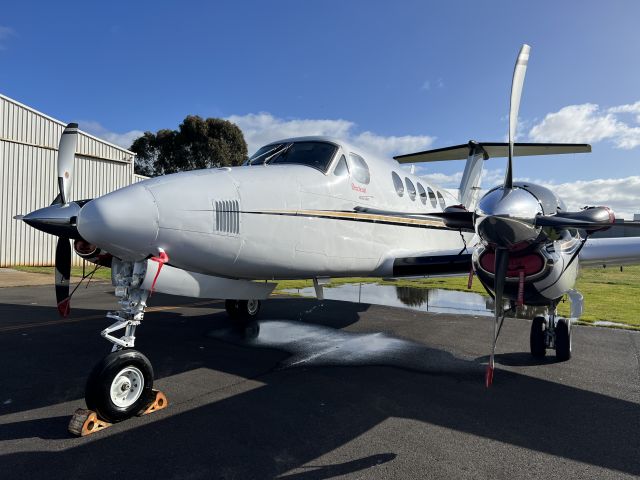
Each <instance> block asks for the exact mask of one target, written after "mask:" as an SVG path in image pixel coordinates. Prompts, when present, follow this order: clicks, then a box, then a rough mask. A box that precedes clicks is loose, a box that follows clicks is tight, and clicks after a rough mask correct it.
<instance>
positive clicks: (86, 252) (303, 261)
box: [19, 45, 640, 422]
mask: <svg viewBox="0 0 640 480" xmlns="http://www.w3.org/2000/svg"><path fill="white" fill-rule="evenodd" d="M528 58H529V47H528V46H527V45H524V46H523V47H522V49H521V51H520V54H519V56H518V60H517V63H516V66H515V70H514V75H513V84H512V93H511V105H510V107H511V108H510V120H509V142H508V143H480V142H473V141H472V142H469V143H468V144H463V145H458V146H454V147H448V148H442V149H438V150H430V151H426V152H420V153H415V154H409V155H402V156H399V157H396V158H395V160H382V159H378V158H375V157H374V156H371V155H368V154H365V153H363V152H361V151H359V150H358V149H356V148H354V147H352V146H350V145H348V144H347V143H345V142H343V141H341V140H333V139H330V138H324V137H304V138H291V139H287V140H281V141H277V142H274V143H271V144H269V145H267V146H265V147H263V148H261V149H260V150H258V151H257V152H256V153H255V154H254V155H253V156H252V157H251V158H250V159H249V160H248V161H247V162H246V164H245V165H243V166H241V167H235V168H217V169H209V170H198V171H191V172H183V173H177V174H173V175H166V176H161V177H156V178H152V179H149V180H145V181H143V182H140V183H137V184H135V185H131V186H128V187H125V188H122V189H120V190H117V191H115V192H112V193H109V194H108V195H105V196H103V197H100V198H96V199H92V200H81V201H71V200H70V199H69V191H70V186H71V183H70V182H71V179H72V167H73V159H74V152H75V147H76V138H77V125H76V124H69V125H68V126H67V128H66V130H65V131H64V133H63V135H62V139H61V141H60V148H59V154H58V183H59V192H60V193H59V195H58V197H57V198H56V200H55V201H54V203H53V204H52V205H51V206H49V207H46V208H43V209H40V210H37V211H35V212H33V213H30V214H28V215H26V216H24V217H19V218H22V220H24V221H25V222H27V223H28V224H29V225H31V226H33V227H35V228H38V229H40V230H43V231H45V232H48V233H51V234H53V235H57V236H58V237H60V238H59V241H58V247H57V250H56V293H57V298H58V308H59V310H60V312H61V314H63V315H66V314H68V312H69V272H70V264H71V246H70V239H73V240H74V249H75V251H76V253H78V255H80V256H81V257H83V258H85V259H87V260H89V261H92V262H94V263H96V264H99V265H108V266H111V269H112V280H113V284H114V286H115V288H116V295H117V296H118V297H119V299H120V300H119V304H120V310H119V311H118V312H114V313H109V314H108V315H107V316H108V317H109V318H111V319H113V320H114V321H115V323H113V324H112V325H111V326H109V327H108V328H106V329H105V330H103V331H102V336H103V337H104V338H105V339H107V340H108V341H110V342H111V343H112V344H113V350H112V353H110V354H109V355H107V356H106V357H105V358H104V359H103V360H102V361H101V362H99V363H98V365H96V367H95V368H94V370H93V372H92V373H91V375H90V377H89V380H88V382H87V390H86V402H87V406H88V407H89V408H90V409H92V410H95V411H97V412H98V413H99V415H100V416H101V417H102V418H104V419H106V420H107V421H110V422H116V421H120V420H123V419H125V418H127V417H130V416H131V415H133V414H135V413H137V412H139V411H140V410H141V409H144V408H145V407H146V406H147V405H148V403H149V401H150V400H149V399H150V392H151V387H152V384H153V370H152V367H151V364H150V363H149V360H148V359H147V358H146V357H145V356H144V355H142V354H141V353H139V352H137V351H135V350H133V349H132V347H133V346H134V341H135V332H136V327H137V326H138V325H140V322H141V321H142V319H143V315H144V309H145V307H146V301H147V298H148V296H149V294H150V292H152V291H158V292H163V293H168V294H173V295H185V296H190V297H204V298H218V299H226V309H227V311H228V313H229V315H230V316H231V317H233V318H235V319H240V320H245V321H246V320H247V319H251V318H253V317H255V316H256V315H257V313H258V310H259V307H260V300H262V299H265V298H267V297H268V296H269V295H270V294H271V292H272V290H273V288H274V286H275V284H274V283H270V282H269V281H271V280H278V279H301V278H305V279H308V278H311V279H313V280H314V285H315V286H316V292H317V294H318V297H320V298H321V297H322V284H323V280H324V279H326V278H328V277H348V276H356V275H357V276H374V277H399V276H424V275H438V274H462V275H466V274H468V275H470V276H471V275H473V274H475V275H477V277H478V279H479V280H480V281H481V282H482V284H483V285H484V287H485V288H486V289H487V291H488V292H489V294H490V295H492V296H493V297H495V300H496V301H495V305H496V307H495V319H494V322H493V329H494V336H493V345H492V347H491V357H490V361H489V365H488V368H487V374H486V383H487V385H489V384H491V382H492V378H493V369H494V360H493V353H494V351H495V342H496V340H497V338H498V334H499V330H500V326H501V323H502V321H503V320H504V315H505V314H506V313H509V312H513V310H514V309H515V307H516V306H517V305H538V306H544V307H547V311H548V314H547V315H545V316H539V317H536V318H534V320H533V323H532V327H531V345H530V347H531V353H532V354H533V355H534V356H536V357H541V356H544V355H545V353H546V350H547V349H555V351H556V355H557V357H558V358H559V359H568V358H569V357H570V356H571V323H570V321H568V320H567V319H564V318H558V317H557V316H556V306H557V305H558V302H559V301H560V300H561V299H562V298H563V296H564V295H565V294H567V293H568V292H570V291H571V289H572V288H573V287H574V284H575V281H576V277H577V274H578V268H579V264H590V265H602V264H630V263H640V239H635V238H629V239H626V238H625V239H597V240H592V239H589V235H590V234H591V233H592V232H594V231H597V230H601V229H604V228H610V227H611V226H612V224H613V222H614V215H613V212H612V211H611V210H610V209H609V208H607V207H589V208H585V209H583V210H581V211H576V212H570V211H567V210H566V208H565V205H564V203H563V202H562V201H561V200H560V198H559V197H558V196H557V195H556V194H555V193H553V192H552V191H550V190H548V189H547V188H544V187H541V186H538V185H533V184H530V183H522V182H519V183H517V182H514V181H513V178H512V165H511V162H512V156H513V155H523V156H525V155H546V154H562V153H576V152H589V151H591V147H590V146H589V145H583V144H530V143H526V144H525V143H515V144H514V143H513V139H514V135H515V127H516V123H517V114H518V107H519V102H520V94H521V91H522V86H523V83H524V75H525V70H526V65H527V60H528ZM490 157H507V158H508V163H507V172H506V176H505V181H504V184H503V185H501V186H499V187H496V188H493V189H491V190H490V191H489V192H488V193H486V194H485V195H484V196H483V197H482V198H481V199H479V201H478V197H479V185H480V177H481V173H482V165H483V162H484V160H486V159H488V158H490ZM465 158H466V159H467V163H466V167H465V171H464V175H463V178H462V181H461V184H460V191H459V196H458V197H455V196H452V195H451V194H449V193H448V192H447V191H446V190H444V189H441V188H438V187H436V186H434V185H432V184H430V183H428V182H426V181H425V180H424V179H422V178H420V177H419V176H416V175H414V174H412V173H409V172H408V171H407V170H405V169H404V168H401V164H403V163H410V164H412V163H417V162H432V161H447V160H458V159H465ZM625 225H629V223H626V224H625ZM634 225H635V224H634ZM572 298H573V299H574V300H575V301H574V305H573V312H574V313H573V315H572V316H574V317H577V316H579V312H580V311H581V305H580V301H579V299H580V296H579V295H572ZM505 302H506V303H507V305H508V308H505ZM121 331H124V334H123V335H122V336H117V335H116V332H121Z"/></svg>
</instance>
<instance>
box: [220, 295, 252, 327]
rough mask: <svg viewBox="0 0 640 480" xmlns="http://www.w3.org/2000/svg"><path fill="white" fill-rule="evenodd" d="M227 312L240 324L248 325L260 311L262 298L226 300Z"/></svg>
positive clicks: (235, 322)
mask: <svg viewBox="0 0 640 480" xmlns="http://www.w3.org/2000/svg"><path fill="white" fill-rule="evenodd" d="M224 308H225V310H226V311H227V314H228V315H229V317H230V318H231V320H233V322H234V324H236V325H238V326H242V327H244V326H246V325H248V324H249V323H251V322H252V321H253V320H255V319H256V318H257V317H258V313H260V300H225V302H224Z"/></svg>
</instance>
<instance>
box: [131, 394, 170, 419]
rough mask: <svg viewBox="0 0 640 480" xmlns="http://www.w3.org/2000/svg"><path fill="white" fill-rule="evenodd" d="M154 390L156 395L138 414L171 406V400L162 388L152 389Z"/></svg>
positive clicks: (147, 413)
mask: <svg viewBox="0 0 640 480" xmlns="http://www.w3.org/2000/svg"><path fill="white" fill-rule="evenodd" d="M152 392H153V395H154V397H153V401H152V402H151V404H150V405H149V406H148V407H147V408H146V409H145V410H144V411H143V412H141V413H139V414H138V416H139V417H141V416H142V415H149V414H150V413H153V412H157V411H158V410H162V409H164V408H167V407H168V406H169V400H167V396H166V395H165V394H164V393H162V392H161V391H160V390H152Z"/></svg>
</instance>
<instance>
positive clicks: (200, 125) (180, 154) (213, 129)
mask: <svg viewBox="0 0 640 480" xmlns="http://www.w3.org/2000/svg"><path fill="white" fill-rule="evenodd" d="M130 150H131V151H132V152H135V153H136V165H135V171H136V173H138V174H140V175H146V176H149V177H154V176H157V175H164V174H167V173H175V172H182V171H186V170H195V169H199V168H215V167H223V166H234V165H241V164H242V163H243V162H244V161H245V160H246V159H247V143H246V142H245V140H244V135H243V134H242V130H240V129H239V128H238V126H237V125H235V124H233V123H231V122H229V121H227V120H222V119H220V118H207V119H203V118H202V117H199V116H197V115H189V116H187V117H186V118H185V119H184V120H183V121H182V123H181V124H180V125H179V127H178V130H166V129H163V130H158V131H157V132H156V133H152V132H145V133H144V135H143V136H141V137H138V138H137V139H136V140H134V142H133V144H132V145H131V148H130Z"/></svg>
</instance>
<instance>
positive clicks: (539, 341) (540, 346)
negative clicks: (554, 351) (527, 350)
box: [529, 317, 547, 358]
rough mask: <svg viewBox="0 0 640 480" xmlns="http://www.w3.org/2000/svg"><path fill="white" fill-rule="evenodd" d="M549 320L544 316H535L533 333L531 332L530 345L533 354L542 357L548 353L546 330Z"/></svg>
mask: <svg viewBox="0 0 640 480" xmlns="http://www.w3.org/2000/svg"><path fill="white" fill-rule="evenodd" d="M546 329H547V321H546V320H545V318H544V317H535V318H534V319H533V321H532V322H531V333H530V334H529V346H530V347H531V355H533V356H534V357H536V358H542V357H544V356H545V355H546V354H547V344H546V342H545V330H546Z"/></svg>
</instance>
